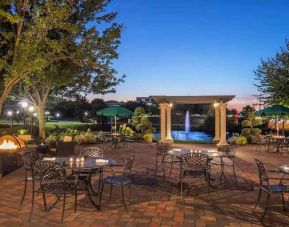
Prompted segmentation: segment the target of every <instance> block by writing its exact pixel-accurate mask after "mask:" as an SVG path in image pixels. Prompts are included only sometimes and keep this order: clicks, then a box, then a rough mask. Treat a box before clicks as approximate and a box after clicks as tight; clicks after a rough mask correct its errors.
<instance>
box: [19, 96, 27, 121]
mask: <svg viewBox="0 0 289 227" xmlns="http://www.w3.org/2000/svg"><path fill="white" fill-rule="evenodd" d="M19 104H20V106H21V107H22V109H23V113H24V116H23V124H24V126H25V125H26V109H27V107H28V102H26V101H21V102H19Z"/></svg>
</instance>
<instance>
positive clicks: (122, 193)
mask: <svg viewBox="0 0 289 227" xmlns="http://www.w3.org/2000/svg"><path fill="white" fill-rule="evenodd" d="M121 196H122V202H123V205H124V207H125V210H126V211H127V207H126V204H125V200H124V192H123V184H122V185H121Z"/></svg>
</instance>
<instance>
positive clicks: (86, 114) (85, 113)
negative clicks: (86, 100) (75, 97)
mask: <svg viewBox="0 0 289 227" xmlns="http://www.w3.org/2000/svg"><path fill="white" fill-rule="evenodd" d="M87 116H88V113H87V112H86V111H85V112H84V121H85V127H87Z"/></svg>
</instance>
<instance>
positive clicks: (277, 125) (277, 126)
mask: <svg viewBox="0 0 289 227" xmlns="http://www.w3.org/2000/svg"><path fill="white" fill-rule="evenodd" d="M276 119H277V120H276V131H277V136H279V124H278V115H277V116H276Z"/></svg>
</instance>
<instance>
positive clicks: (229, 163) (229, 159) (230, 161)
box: [210, 145, 238, 183]
mask: <svg viewBox="0 0 289 227" xmlns="http://www.w3.org/2000/svg"><path fill="white" fill-rule="evenodd" d="M236 149H237V146H235V145H229V146H228V147H224V148H223V151H222V152H224V154H225V155H224V156H221V157H216V159H215V160H211V161H210V165H215V166H220V167H221V176H220V183H222V180H223V179H224V181H227V182H228V180H227V178H226V176H225V167H231V168H232V171H233V176H234V179H235V182H236V183H238V180H237V177H236V170H235V158H236Z"/></svg>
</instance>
